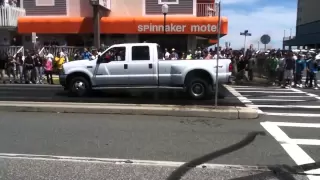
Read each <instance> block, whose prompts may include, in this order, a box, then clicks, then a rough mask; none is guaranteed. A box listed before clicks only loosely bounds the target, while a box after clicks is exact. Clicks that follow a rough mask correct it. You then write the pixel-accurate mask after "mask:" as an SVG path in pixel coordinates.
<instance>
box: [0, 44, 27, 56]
mask: <svg viewBox="0 0 320 180" xmlns="http://www.w3.org/2000/svg"><path fill="white" fill-rule="evenodd" d="M3 52H5V53H8V54H10V55H12V56H14V55H16V54H17V53H18V52H22V53H24V49H23V46H2V45H0V53H3Z"/></svg>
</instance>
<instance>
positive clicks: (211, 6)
mask: <svg viewBox="0 0 320 180" xmlns="http://www.w3.org/2000/svg"><path fill="white" fill-rule="evenodd" d="M218 7H219V6H218V4H217V3H197V16H198V17H203V16H218V13H219V8H218Z"/></svg>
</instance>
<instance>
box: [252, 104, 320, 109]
mask: <svg viewBox="0 0 320 180" xmlns="http://www.w3.org/2000/svg"><path fill="white" fill-rule="evenodd" d="M248 107H258V108H304V109H319V108H320V106H307V105H305V106H304V105H259V104H248Z"/></svg>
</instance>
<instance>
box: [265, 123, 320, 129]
mask: <svg viewBox="0 0 320 180" xmlns="http://www.w3.org/2000/svg"><path fill="white" fill-rule="evenodd" d="M269 123H272V124H274V125H277V126H285V127H307V128H320V123H293V122H269Z"/></svg>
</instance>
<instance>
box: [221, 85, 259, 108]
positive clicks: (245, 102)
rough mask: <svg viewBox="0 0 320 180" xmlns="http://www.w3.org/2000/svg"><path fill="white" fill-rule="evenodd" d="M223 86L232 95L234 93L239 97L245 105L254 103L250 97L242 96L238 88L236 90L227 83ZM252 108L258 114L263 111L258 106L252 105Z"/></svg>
mask: <svg viewBox="0 0 320 180" xmlns="http://www.w3.org/2000/svg"><path fill="white" fill-rule="evenodd" d="M223 86H224V87H225V88H226V89H227V90H228V91H229V92H230V93H231V94H232V95H234V96H235V97H237V98H238V99H239V101H240V102H242V103H244V105H245V106H248V104H252V102H251V101H250V100H249V99H248V98H246V97H244V96H242V95H241V94H240V93H239V92H238V91H237V90H235V89H234V88H232V87H231V86H229V85H226V84H224V85H223ZM252 108H253V109H255V110H256V111H257V113H258V114H261V113H263V112H262V111H261V110H260V109H259V108H258V107H252Z"/></svg>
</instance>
